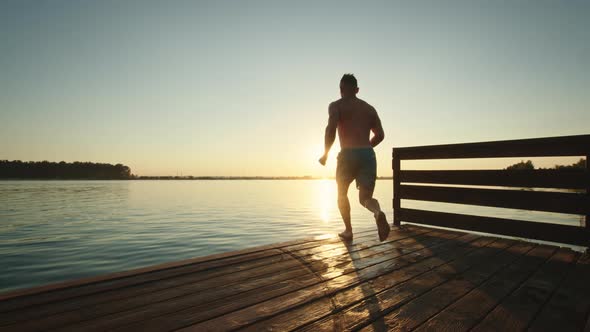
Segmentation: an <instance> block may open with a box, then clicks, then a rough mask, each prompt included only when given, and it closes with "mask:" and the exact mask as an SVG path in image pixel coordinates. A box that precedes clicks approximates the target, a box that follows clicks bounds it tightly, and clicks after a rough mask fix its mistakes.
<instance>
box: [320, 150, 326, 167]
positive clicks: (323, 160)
mask: <svg viewBox="0 0 590 332" xmlns="http://www.w3.org/2000/svg"><path fill="white" fill-rule="evenodd" d="M326 159H328V154H327V153H324V155H323V156H322V157H321V158H320V160H319V162H320V164H322V166H325V165H326Z"/></svg>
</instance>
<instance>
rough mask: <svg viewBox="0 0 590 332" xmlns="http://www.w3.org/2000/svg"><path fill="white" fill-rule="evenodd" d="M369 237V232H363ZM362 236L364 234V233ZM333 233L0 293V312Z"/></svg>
mask: <svg viewBox="0 0 590 332" xmlns="http://www.w3.org/2000/svg"><path fill="white" fill-rule="evenodd" d="M404 231H407V232H413V231H414V229H412V228H411V227H406V228H405V229H404ZM365 233H366V235H367V236H369V233H373V232H371V231H367V232H363V234H365ZM363 236H364V235H363ZM340 242H341V240H340V239H339V238H338V237H336V236H333V235H332V236H316V237H310V238H306V239H299V240H293V241H287V242H282V243H274V244H270V245H264V246H258V247H253V248H246V249H243V250H237V251H232V252H227V253H220V254H214V255H209V256H204V257H197V258H192V259H187V260H182V261H177V262H170V263H164V264H158V265H153V266H148V267H144V268H139V269H133V270H129V271H123V272H116V273H111V274H106V275H101V276H96V277H90V278H82V279H76V280H71V281H66V282H60V283H55V284H50V285H44V286H40V287H33V288H29V289H23V290H16V291H12V292H8V293H4V294H2V295H0V312H9V311H13V310H17V309H23V308H26V307H30V306H33V305H40V304H44V303H50V302H53V301H61V300H64V299H67V298H74V297H79V296H85V295H92V294H97V293H101V292H104V291H109V290H113V289H116V288H123V287H128V286H131V285H135V284H141V283H145V282H150V281H157V280H161V279H165V278H171V277H177V276H181V275H186V274H188V273H191V274H192V273H195V272H198V271H204V270H208V269H213V268H217V267H226V266H229V265H232V264H240V263H244V262H250V261H255V260H259V259H261V258H264V257H269V256H273V255H281V254H282V252H281V251H280V250H279V251H273V250H272V249H281V248H287V247H292V246H301V245H303V246H309V247H319V246H323V245H326V244H327V243H340Z"/></svg>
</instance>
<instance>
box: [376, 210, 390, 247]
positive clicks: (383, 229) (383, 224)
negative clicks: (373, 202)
mask: <svg viewBox="0 0 590 332" xmlns="http://www.w3.org/2000/svg"><path fill="white" fill-rule="evenodd" d="M375 221H376V222H377V231H378V232H379V241H385V239H387V236H389V231H390V230H391V229H390V228H389V224H388V223H387V218H386V217H385V213H383V212H381V211H380V212H378V213H376V214H375Z"/></svg>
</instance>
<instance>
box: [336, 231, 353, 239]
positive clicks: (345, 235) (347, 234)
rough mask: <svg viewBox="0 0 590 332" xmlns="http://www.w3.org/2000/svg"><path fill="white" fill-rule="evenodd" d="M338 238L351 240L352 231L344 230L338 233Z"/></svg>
mask: <svg viewBox="0 0 590 332" xmlns="http://www.w3.org/2000/svg"><path fill="white" fill-rule="evenodd" d="M338 236H340V238H341V239H342V240H344V241H352V231H349V230H345V231H344V232H342V233H340V234H338Z"/></svg>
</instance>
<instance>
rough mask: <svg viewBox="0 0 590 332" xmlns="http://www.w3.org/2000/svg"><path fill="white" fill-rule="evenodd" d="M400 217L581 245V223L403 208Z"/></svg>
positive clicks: (584, 231) (586, 236) (584, 239)
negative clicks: (563, 223) (558, 222)
mask: <svg viewBox="0 0 590 332" xmlns="http://www.w3.org/2000/svg"><path fill="white" fill-rule="evenodd" d="M400 214H401V219H402V221H407V222H413V223H419V224H426V225H432V226H439V227H448V228H458V229H464V230H469V231H476V232H484V233H492V234H502V235H508V236H516V237H522V238H529V239H538V240H545V241H553V242H558V243H567V244H573V245H579V246H584V245H586V244H587V243H588V239H589V238H590V237H589V233H588V230H587V229H586V228H584V227H577V226H567V225H557V224H548V223H537V222H530V221H522V220H512V219H502V218H492V217H481V216H472V215H465V214H456V213H447V212H435V211H426V210H415V209H407V208H402V209H401V211H400Z"/></svg>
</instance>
